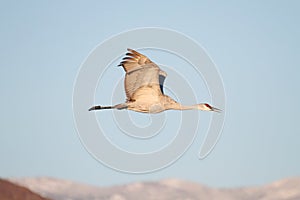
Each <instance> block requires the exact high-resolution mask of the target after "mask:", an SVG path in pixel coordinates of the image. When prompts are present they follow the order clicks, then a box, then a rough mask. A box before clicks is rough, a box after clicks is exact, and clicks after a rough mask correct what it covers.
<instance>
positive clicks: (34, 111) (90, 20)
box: [0, 1, 300, 187]
mask: <svg viewBox="0 0 300 200" xmlns="http://www.w3.org/2000/svg"><path fill="white" fill-rule="evenodd" d="M0 4H1V6H0V25H1V31H0V40H1V45H0V53H1V59H0V66H1V68H0V83H1V84H0V94H1V98H0V108H1V115H0V121H1V126H0V132H1V134H0V157H1V165H0V176H1V177H11V176H13V177H32V176H53V177H58V178H64V179H71V180H76V181H81V182H86V183H91V184H97V185H112V184H122V183H126V182H132V181H137V180H158V179H163V178H168V177H177V178H182V179H187V180H193V181H197V182H201V183H204V184H208V185H211V186H221V187H230V186H243V185H256V184H263V183H267V182H270V181H274V180H277V179H281V178H285V177H290V176H300V157H299V150H300V128H299V117H298V116H299V112H300V106H299V102H300V95H299V85H300V79H299V73H300V70H299V66H300V61H299V55H300V47H299V46H300V37H299V35H300V27H299V22H300V14H299V9H300V4H299V3H298V1H263V2H261V1H251V2H247V1H213V2H211V1H197V2H196V1H195V2H193V1H184V3H183V2H182V1H170V2H169V3H167V2H164V3H162V2H161V1H146V2H143V3H142V2H140V1H124V2H114V1H103V2H101V1H82V2H81V3H79V2H74V1H65V2H64V3H62V2H61V1H24V2H18V1H6V2H4V1H1V3H0ZM145 26H155V27H164V28H169V29H174V30H177V31H180V32H182V33H184V34H186V35H188V36H190V37H192V38H194V39H195V40H196V41H197V42H198V43H200V44H201V45H202V46H203V47H204V48H205V49H206V50H207V52H208V54H209V55H210V56H211V58H212V59H213V60H214V62H215V63H216V65H217V66H218V69H219V71H220V73H221V75H222V78H223V81H224V86H225V89H226V96H227V109H226V110H227V114H226V115H227V116H226V122H225V126H224V130H223V134H222V137H221V139H220V140H219V142H218V144H217V146H216V148H215V149H214V151H213V152H212V153H211V154H210V155H209V157H207V158H206V159H204V160H198V159H197V158H195V152H197V151H198V150H199V145H200V144H201V143H202V141H201V140H202V139H203V136H199V138H198V139H197V141H196V142H195V144H194V145H193V146H192V147H191V148H190V149H189V151H188V152H187V153H186V154H185V155H184V156H183V157H182V158H181V159H180V160H179V161H178V162H176V163H175V164H174V165H172V166H171V167H169V168H166V169H164V170H161V171H159V172H156V173H151V174H146V175H130V174H124V173H120V172H116V171H113V170H111V169H109V168H107V167H105V166H103V165H101V164H100V163H99V162H97V161H96V160H94V159H93V158H92V157H91V156H90V155H89V154H88V153H87V152H86V151H85V149H84V148H83V146H82V144H81V143H80V141H79V138H78V136H77V133H76V130H75V126H74V122H73V115H72V91H73V84H74V81H75V78H76V74H77V71H78V69H79V67H80V64H81V63H82V62H83V60H84V59H85V58H86V56H87V55H88V53H89V52H90V51H91V50H92V49H93V48H94V47H95V46H96V45H98V44H99V43H100V42H102V41H104V40H105V39H107V38H108V37H110V36H111V35H114V34H117V33H119V32H121V31H125V30H130V29H132V28H138V27H145ZM119 74H120V76H121V75H122V72H121V71H120V72H119Z"/></svg>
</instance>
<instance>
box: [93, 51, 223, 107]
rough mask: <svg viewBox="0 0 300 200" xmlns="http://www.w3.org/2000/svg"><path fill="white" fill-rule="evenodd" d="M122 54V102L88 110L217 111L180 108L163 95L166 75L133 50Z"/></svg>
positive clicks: (204, 104) (206, 105)
mask: <svg viewBox="0 0 300 200" xmlns="http://www.w3.org/2000/svg"><path fill="white" fill-rule="evenodd" d="M126 55H127V57H124V58H123V61H122V62H121V63H120V64H119V66H122V67H123V68H124V70H125V72H126V75H125V81H124V85H125V92H126V97H127V100H126V102H125V103H122V104H117V105H115V106H94V107H92V108H90V109H89V111H91V110H99V109H120V110H121V109H128V110H133V111H136V112H143V113H159V112H162V111H165V110H170V109H172V110H191V109H197V110H206V111H220V110H219V109H217V108H214V107H212V106H210V105H209V104H206V103H202V104H196V105H192V106H183V105H181V104H180V103H178V102H176V101H175V100H173V99H172V98H171V97H169V96H167V95H165V94H164V93H163V83H164V80H165V78H166V76H167V74H166V72H164V71H162V70H161V69H160V68H159V67H158V66H157V65H156V64H155V63H154V62H152V61H151V60H150V59H149V58H147V57H146V56H144V55H143V54H140V53H138V52H137V51H134V50H132V49H128V53H126Z"/></svg>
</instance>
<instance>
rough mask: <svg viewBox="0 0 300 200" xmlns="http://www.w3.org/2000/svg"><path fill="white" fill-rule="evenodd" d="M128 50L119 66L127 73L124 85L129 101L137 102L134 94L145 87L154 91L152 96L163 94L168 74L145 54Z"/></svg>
mask: <svg viewBox="0 0 300 200" xmlns="http://www.w3.org/2000/svg"><path fill="white" fill-rule="evenodd" d="M127 50H128V52H127V53H126V57H124V58H123V60H122V62H121V63H120V64H119V66H122V67H123V68H124V70H125V72H126V75H125V83H124V84H125V92H126V96H127V101H134V100H136V99H134V94H135V93H137V91H138V90H140V89H142V88H145V87H148V88H152V89H153V92H152V95H160V94H162V93H163V83H164V80H165V77H166V76H167V74H166V72H164V71H162V70H161V69H160V68H159V67H158V66H157V65H156V64H155V63H154V62H152V61H151V60H150V59H149V58H147V57H146V56H144V55H143V54H141V53H139V52H137V51H135V50H132V49H127Z"/></svg>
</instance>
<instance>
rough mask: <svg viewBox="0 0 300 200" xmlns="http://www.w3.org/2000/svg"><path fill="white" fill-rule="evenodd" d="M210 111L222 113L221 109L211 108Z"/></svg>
mask: <svg viewBox="0 0 300 200" xmlns="http://www.w3.org/2000/svg"><path fill="white" fill-rule="evenodd" d="M211 111H214V112H218V113H221V112H222V110H221V109H219V108H215V107H212V108H211Z"/></svg>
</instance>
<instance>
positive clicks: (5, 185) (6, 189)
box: [0, 179, 49, 200]
mask: <svg viewBox="0 0 300 200" xmlns="http://www.w3.org/2000/svg"><path fill="white" fill-rule="evenodd" d="M0 200H49V199H46V198H43V197H41V196H40V195H38V194H35V193H33V192H31V191H30V190H28V189H27V188H25V187H21V186H18V185H16V184H13V183H11V182H9V181H6V180H3V179H0Z"/></svg>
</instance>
